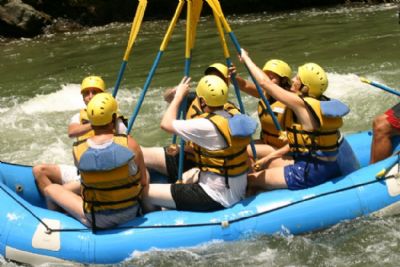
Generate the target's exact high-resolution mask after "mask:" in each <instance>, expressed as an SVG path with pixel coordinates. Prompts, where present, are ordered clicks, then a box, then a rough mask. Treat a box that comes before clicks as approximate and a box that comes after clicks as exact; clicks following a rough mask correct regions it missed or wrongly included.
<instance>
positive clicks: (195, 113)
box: [185, 97, 240, 161]
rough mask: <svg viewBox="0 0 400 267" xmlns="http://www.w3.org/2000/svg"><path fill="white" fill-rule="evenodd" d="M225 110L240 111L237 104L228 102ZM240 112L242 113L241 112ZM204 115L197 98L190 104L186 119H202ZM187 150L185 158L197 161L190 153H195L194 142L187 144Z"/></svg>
mask: <svg viewBox="0 0 400 267" xmlns="http://www.w3.org/2000/svg"><path fill="white" fill-rule="evenodd" d="M224 110H226V111H228V112H229V111H235V112H236V111H239V109H238V108H237V107H236V106H235V104H233V103H231V102H226V103H225V105H224ZM239 112H240V111H239ZM202 114H204V111H203V110H202V109H201V105H200V99H199V98H198V97H196V98H195V99H194V100H193V101H192V103H191V104H190V106H189V108H188V110H187V112H186V119H187V120H190V119H195V118H199V117H201V115H202ZM186 146H187V149H186V151H185V158H186V159H187V160H189V161H195V158H194V155H193V153H191V152H189V151H193V143H192V142H190V141H189V142H187V143H186Z"/></svg>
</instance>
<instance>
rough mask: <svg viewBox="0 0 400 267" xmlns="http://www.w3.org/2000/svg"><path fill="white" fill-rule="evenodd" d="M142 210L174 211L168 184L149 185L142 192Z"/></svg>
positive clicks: (174, 206)
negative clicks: (162, 208) (162, 209)
mask: <svg viewBox="0 0 400 267" xmlns="http://www.w3.org/2000/svg"><path fill="white" fill-rule="evenodd" d="M142 204H143V209H144V211H145V212H149V211H153V210H156V207H165V208H170V209H176V205H175V201H174V200H173V198H172V194H171V185H170V184H149V186H148V187H146V188H144V190H143V203H142Z"/></svg>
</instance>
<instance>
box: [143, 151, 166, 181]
mask: <svg viewBox="0 0 400 267" xmlns="http://www.w3.org/2000/svg"><path fill="white" fill-rule="evenodd" d="M141 149H142V152H143V158H144V164H145V165H146V167H147V168H149V169H152V170H156V171H158V172H159V173H161V174H164V175H168V173H167V165H166V162H165V154H164V148H162V147H141Z"/></svg>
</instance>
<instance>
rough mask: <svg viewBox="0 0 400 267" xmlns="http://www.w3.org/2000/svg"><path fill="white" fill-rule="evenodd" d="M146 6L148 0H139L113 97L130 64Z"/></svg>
mask: <svg viewBox="0 0 400 267" xmlns="http://www.w3.org/2000/svg"><path fill="white" fill-rule="evenodd" d="M146 6H147V0H139V4H138V6H137V8H136V14H135V17H134V19H133V22H132V26H131V33H130V35H129V39H128V45H127V47H126V50H125V54H124V57H123V60H122V64H121V67H120V69H119V73H118V77H117V81H116V82H115V85H114V90H113V93H112V95H113V97H115V96H116V95H117V93H118V89H119V85H120V83H121V80H122V76H123V75H124V72H125V68H126V65H127V64H128V59H129V55H130V54H131V50H132V46H133V44H134V43H135V40H136V37H137V34H138V32H139V29H140V25H141V24H142V21H143V16H144V12H145V10H146Z"/></svg>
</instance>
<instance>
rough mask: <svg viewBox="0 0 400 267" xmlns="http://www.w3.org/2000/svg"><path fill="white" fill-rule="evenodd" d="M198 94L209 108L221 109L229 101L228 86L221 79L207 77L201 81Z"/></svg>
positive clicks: (197, 89) (197, 90)
mask: <svg viewBox="0 0 400 267" xmlns="http://www.w3.org/2000/svg"><path fill="white" fill-rule="evenodd" d="M196 94H197V96H198V97H202V98H203V99H204V101H205V102H206V104H207V106H210V107H219V106H223V105H224V104H225V103H226V101H227V100H228V86H227V85H226V83H225V82H224V80H222V79H221V78H220V77H218V76H215V75H206V76H204V77H203V78H201V79H200V81H199V84H198V85H197V88H196Z"/></svg>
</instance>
